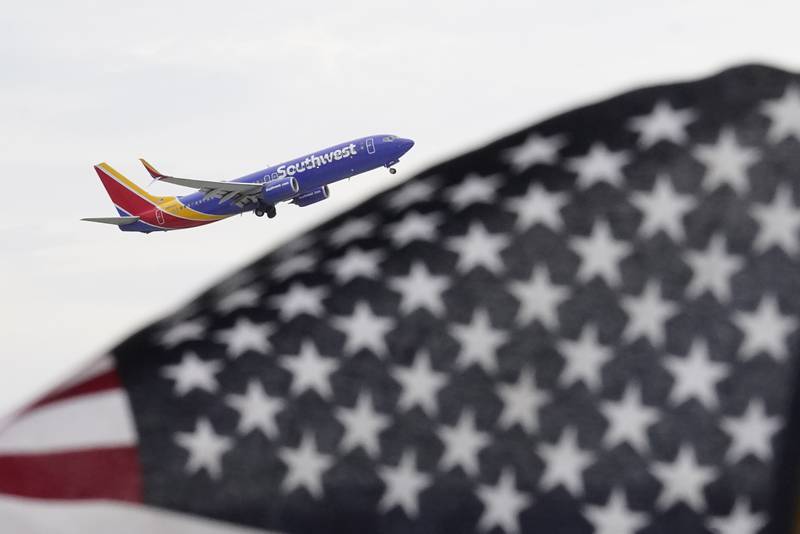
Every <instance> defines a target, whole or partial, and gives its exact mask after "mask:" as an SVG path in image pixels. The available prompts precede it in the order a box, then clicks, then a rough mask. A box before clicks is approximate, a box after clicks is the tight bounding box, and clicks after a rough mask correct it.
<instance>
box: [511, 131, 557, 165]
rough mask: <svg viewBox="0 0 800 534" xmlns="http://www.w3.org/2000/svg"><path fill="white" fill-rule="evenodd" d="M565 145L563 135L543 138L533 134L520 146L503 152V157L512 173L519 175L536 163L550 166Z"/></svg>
mask: <svg viewBox="0 0 800 534" xmlns="http://www.w3.org/2000/svg"><path fill="white" fill-rule="evenodd" d="M566 144H567V139H566V137H565V136H563V135H551V136H550V137H543V136H541V135H539V134H538V133H533V134H530V135H528V137H527V138H526V139H525V141H524V142H523V143H522V144H521V145H518V146H515V147H511V148H508V149H506V150H504V151H503V156H504V159H505V160H506V161H508V162H509V163H510V164H511V166H512V167H513V168H514V171H515V172H517V173H520V172H522V171H524V170H525V169H527V168H528V167H531V166H533V165H536V164H537V163H544V164H547V165H552V164H553V163H555V162H556V160H557V159H558V151H559V150H561V149H562V148H564V147H565V146H566Z"/></svg>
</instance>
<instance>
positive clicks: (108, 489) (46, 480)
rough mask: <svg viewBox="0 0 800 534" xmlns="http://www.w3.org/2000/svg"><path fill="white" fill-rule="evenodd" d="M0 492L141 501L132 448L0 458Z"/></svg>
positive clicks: (67, 497) (136, 459)
mask: <svg viewBox="0 0 800 534" xmlns="http://www.w3.org/2000/svg"><path fill="white" fill-rule="evenodd" d="M0 493H6V494H10V495H19V496H21V497H35V498H39V499H113V500H118V501H130V502H142V478H141V470H140V468H139V458H138V455H137V454H136V449H135V448H134V447H120V448H113V449H112V448H109V449H93V450H84V451H79V452H63V453H53V454H25V455H13V456H0Z"/></svg>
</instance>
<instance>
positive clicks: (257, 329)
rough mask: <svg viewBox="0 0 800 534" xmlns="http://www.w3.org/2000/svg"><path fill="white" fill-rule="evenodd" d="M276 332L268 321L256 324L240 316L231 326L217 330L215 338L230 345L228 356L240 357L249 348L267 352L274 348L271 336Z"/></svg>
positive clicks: (263, 352)
mask: <svg viewBox="0 0 800 534" xmlns="http://www.w3.org/2000/svg"><path fill="white" fill-rule="evenodd" d="M274 332H275V329H274V328H273V327H272V326H271V325H269V324H268V323H263V324H256V323H253V322H251V321H250V319H247V318H246V317H239V318H238V319H236V324H234V325H233V326H232V327H231V328H228V329H226V330H220V331H219V332H217V333H216V335H215V336H214V340H215V341H217V342H218V343H222V344H225V345H227V346H228V348H227V354H228V356H230V357H231V358H238V357H239V356H241V355H242V354H244V353H246V352H247V351H249V350H252V351H255V352H258V353H261V354H266V353H267V351H269V350H270V349H271V348H272V344H271V343H270V342H269V336H271V335H272V334H273V333H274Z"/></svg>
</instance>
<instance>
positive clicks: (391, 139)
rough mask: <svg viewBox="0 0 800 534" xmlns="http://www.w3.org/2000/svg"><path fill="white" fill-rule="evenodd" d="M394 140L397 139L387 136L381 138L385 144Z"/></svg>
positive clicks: (394, 136) (393, 136)
mask: <svg viewBox="0 0 800 534" xmlns="http://www.w3.org/2000/svg"><path fill="white" fill-rule="evenodd" d="M395 139H397V136H396V135H387V136H386V137H384V138H383V140H384V141H386V142H387V143H391V142H392V141H394V140H395Z"/></svg>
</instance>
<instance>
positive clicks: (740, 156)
mask: <svg viewBox="0 0 800 534" xmlns="http://www.w3.org/2000/svg"><path fill="white" fill-rule="evenodd" d="M759 155H760V154H759V151H758V150H756V149H755V148H751V147H746V146H743V145H740V144H739V143H738V141H737V140H736V135H735V134H734V132H733V130H732V129H730V128H725V129H723V130H722V131H721V132H720V134H719V138H718V139H717V142H716V143H715V144H713V145H699V146H698V147H697V148H696V149H695V150H694V156H695V157H696V158H697V159H699V160H700V161H701V162H702V163H703V164H704V165H705V166H706V174H705V178H704V180H703V186H704V187H705V188H706V190H707V191H714V190H715V189H717V188H718V187H721V186H723V185H725V184H728V185H729V186H730V187H731V189H733V190H734V191H735V192H736V193H746V192H747V190H748V189H749V188H750V184H749V183H748V181H747V168H748V167H750V166H751V165H753V164H754V163H755V162H756V161H758V158H759Z"/></svg>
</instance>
